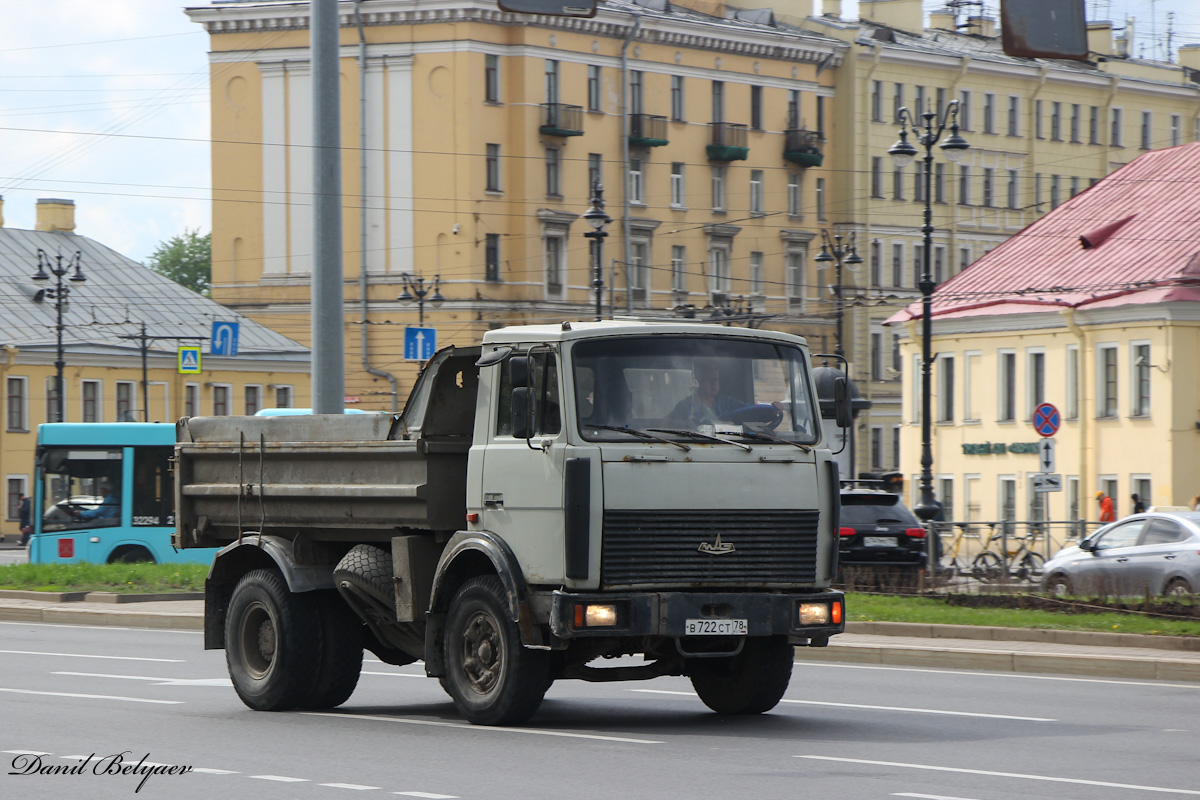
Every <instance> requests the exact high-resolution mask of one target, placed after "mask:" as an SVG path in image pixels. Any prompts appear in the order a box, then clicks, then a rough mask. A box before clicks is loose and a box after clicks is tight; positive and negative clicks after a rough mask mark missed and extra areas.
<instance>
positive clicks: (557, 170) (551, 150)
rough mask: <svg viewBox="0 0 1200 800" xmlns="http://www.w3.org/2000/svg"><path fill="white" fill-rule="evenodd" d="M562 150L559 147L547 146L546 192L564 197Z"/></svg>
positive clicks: (549, 194)
mask: <svg viewBox="0 0 1200 800" xmlns="http://www.w3.org/2000/svg"><path fill="white" fill-rule="evenodd" d="M561 159H562V151H560V150H559V149H558V148H557V147H547V148H546V194H547V195H548V196H550V197H562V176H561V173H562V162H561Z"/></svg>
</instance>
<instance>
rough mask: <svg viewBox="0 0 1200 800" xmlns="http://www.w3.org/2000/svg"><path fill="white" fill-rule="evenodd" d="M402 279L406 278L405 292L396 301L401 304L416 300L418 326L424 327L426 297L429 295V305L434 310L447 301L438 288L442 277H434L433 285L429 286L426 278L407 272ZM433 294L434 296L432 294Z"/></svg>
mask: <svg viewBox="0 0 1200 800" xmlns="http://www.w3.org/2000/svg"><path fill="white" fill-rule="evenodd" d="M402 277H403V278H404V291H403V292H401V293H400V296H399V297H397V298H396V299H397V300H399V301H400V302H401V303H411V302H412V301H413V300H416V301H417V324H418V325H424V324H425V296H426V295H429V305H431V306H433V307H434V308H437V307H438V306H440V305H441V304H442V303H444V302H445V301H446V298H444V297H442V293H441V291H440V290H439V288H438V287H439V286H440V285H441V282H442V276H441V275H434V276H433V283H431V284H427V283H426V282H425V278H424V276H421V275H413V274H412V273H407V272H406V273H405V274H404V275H403V276H402ZM431 292H432V294H430V293H431Z"/></svg>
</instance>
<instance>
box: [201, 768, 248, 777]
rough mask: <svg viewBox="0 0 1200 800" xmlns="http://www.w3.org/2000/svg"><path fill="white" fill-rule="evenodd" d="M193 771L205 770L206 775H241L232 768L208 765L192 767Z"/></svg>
mask: <svg viewBox="0 0 1200 800" xmlns="http://www.w3.org/2000/svg"><path fill="white" fill-rule="evenodd" d="M192 772H203V773H204V774H206V775H240V774H241V773H239V772H236V771H234V770H231V769H209V768H207V767H192Z"/></svg>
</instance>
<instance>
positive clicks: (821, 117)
mask: <svg viewBox="0 0 1200 800" xmlns="http://www.w3.org/2000/svg"><path fill="white" fill-rule="evenodd" d="M825 99H826V98H824V97H822V96H821V95H817V137H818V138H819V139H820V140H821V141H825Z"/></svg>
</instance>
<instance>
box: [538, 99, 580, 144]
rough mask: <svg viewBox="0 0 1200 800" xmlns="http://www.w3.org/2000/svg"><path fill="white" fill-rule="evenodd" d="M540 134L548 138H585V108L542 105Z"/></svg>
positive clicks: (564, 104)
mask: <svg viewBox="0 0 1200 800" xmlns="http://www.w3.org/2000/svg"><path fill="white" fill-rule="evenodd" d="M541 109H542V125H541V127H540V128H538V132H539V133H544V134H546V135H547V136H583V106H569V105H567V104H566V103H542V105H541Z"/></svg>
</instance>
